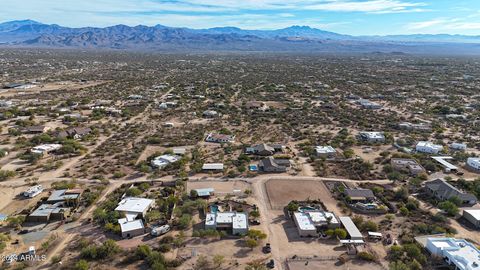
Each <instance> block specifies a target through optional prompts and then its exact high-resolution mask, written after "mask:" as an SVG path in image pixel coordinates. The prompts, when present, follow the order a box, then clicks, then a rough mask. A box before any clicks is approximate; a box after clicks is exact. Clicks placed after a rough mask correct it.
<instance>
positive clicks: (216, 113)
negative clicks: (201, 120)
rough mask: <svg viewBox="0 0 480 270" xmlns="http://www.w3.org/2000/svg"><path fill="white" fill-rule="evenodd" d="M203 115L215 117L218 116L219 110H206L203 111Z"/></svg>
mask: <svg viewBox="0 0 480 270" xmlns="http://www.w3.org/2000/svg"><path fill="white" fill-rule="evenodd" d="M202 116H203V117H205V118H215V117H217V116H218V112H217V111H214V110H206V111H204V112H203V113H202Z"/></svg>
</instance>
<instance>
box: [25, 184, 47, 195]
mask: <svg viewBox="0 0 480 270" xmlns="http://www.w3.org/2000/svg"><path fill="white" fill-rule="evenodd" d="M42 191H43V187H42V185H36V186H33V187H29V188H28V189H27V190H26V191H24V192H23V196H25V197H27V198H33V197H35V196H37V195H38V194H40V193H42Z"/></svg>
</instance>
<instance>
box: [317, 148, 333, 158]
mask: <svg viewBox="0 0 480 270" xmlns="http://www.w3.org/2000/svg"><path fill="white" fill-rule="evenodd" d="M315 153H316V154H317V156H318V157H323V158H334V157H335V155H336V154H337V150H335V148H333V147H331V146H330V145H327V146H317V147H315Z"/></svg>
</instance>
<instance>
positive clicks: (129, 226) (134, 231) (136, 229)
mask: <svg viewBox="0 0 480 270" xmlns="http://www.w3.org/2000/svg"><path fill="white" fill-rule="evenodd" d="M118 224H120V230H121V232H122V238H130V237H135V236H139V235H142V234H145V226H144V225H143V221H142V220H141V219H135V220H130V221H129V220H127V219H126V218H121V219H119V220H118Z"/></svg>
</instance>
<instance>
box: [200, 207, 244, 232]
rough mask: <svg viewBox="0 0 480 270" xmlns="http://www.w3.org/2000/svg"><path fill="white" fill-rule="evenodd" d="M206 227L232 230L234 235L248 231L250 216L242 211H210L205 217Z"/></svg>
mask: <svg viewBox="0 0 480 270" xmlns="http://www.w3.org/2000/svg"><path fill="white" fill-rule="evenodd" d="M205 229H213V230H219V229H220V230H221V229H223V230H231V231H232V234H234V235H244V234H247V233H248V217H247V214H246V213H240V212H223V213H221V212H210V213H207V216H206V218H205Z"/></svg>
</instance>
